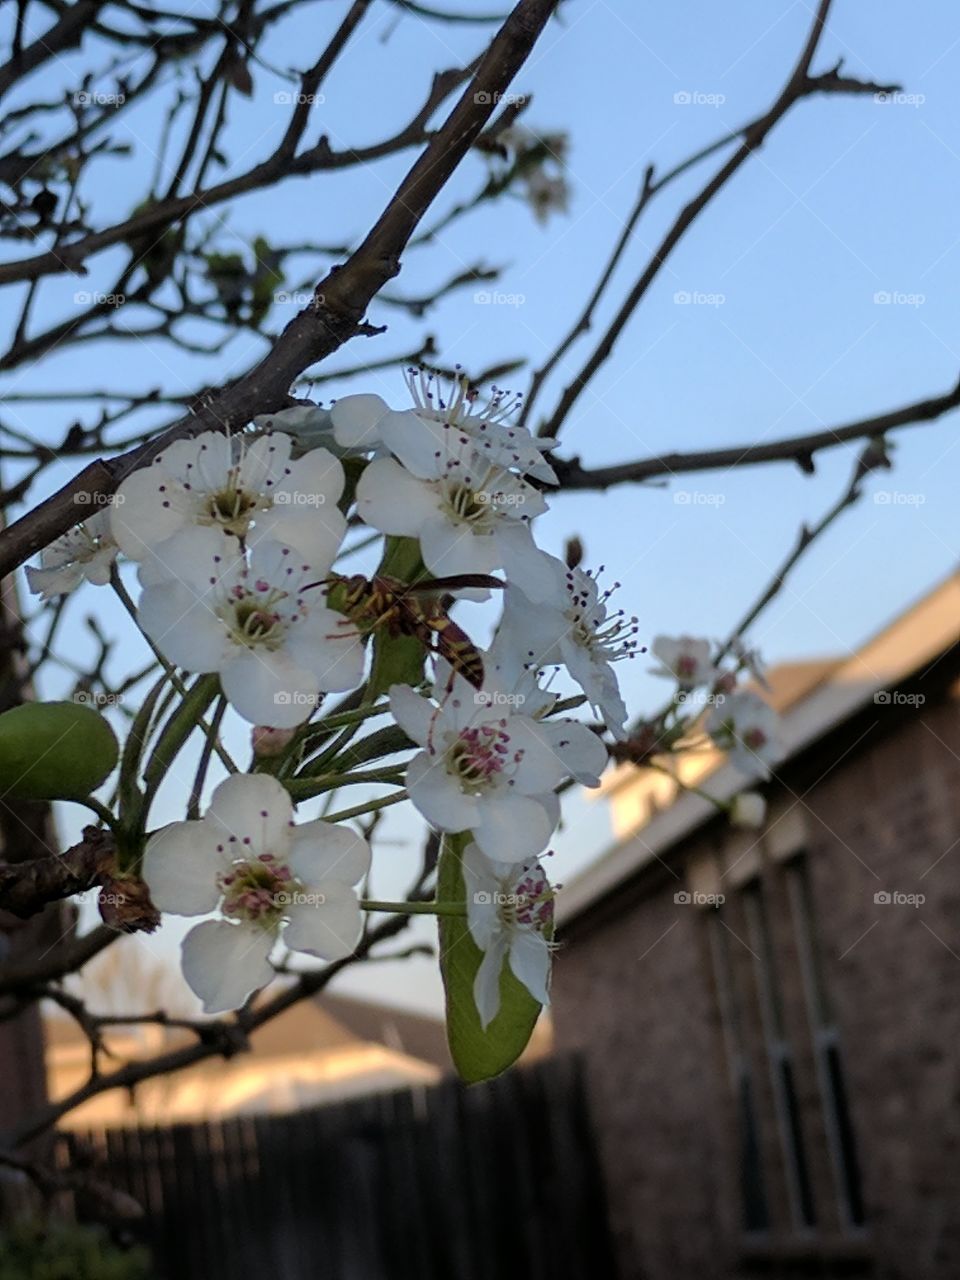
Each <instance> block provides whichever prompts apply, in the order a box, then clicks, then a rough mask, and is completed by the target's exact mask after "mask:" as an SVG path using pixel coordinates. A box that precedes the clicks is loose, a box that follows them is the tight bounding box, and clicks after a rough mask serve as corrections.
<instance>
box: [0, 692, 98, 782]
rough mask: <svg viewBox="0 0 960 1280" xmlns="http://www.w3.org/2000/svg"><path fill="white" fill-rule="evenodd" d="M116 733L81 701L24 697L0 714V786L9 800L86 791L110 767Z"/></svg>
mask: <svg viewBox="0 0 960 1280" xmlns="http://www.w3.org/2000/svg"><path fill="white" fill-rule="evenodd" d="M118 756H119V747H118V745H117V738H116V735H115V734H114V732H113V730H112V729H111V728H110V725H109V724H108V723H107V721H106V720H105V719H104V718H103V716H102V715H100V714H99V713H98V712H96V711H94V709H93V708H92V707H88V706H85V705H84V704H83V703H79V702H26V703H24V704H23V705H22V706H19V707H12V708H11V709H10V710H9V711H5V712H4V713H3V715H0V790H2V792H3V794H4V795H5V796H6V797H7V799H8V800H11V799H14V800H70V799H77V798H79V797H82V796H87V795H89V794H90V792H91V791H94V790H95V789H96V788H97V787H99V785H100V783H101V782H103V780H104V779H105V778H106V777H108V775H109V774H110V773H112V772H113V770H114V768H115V767H116V764H117V758H118Z"/></svg>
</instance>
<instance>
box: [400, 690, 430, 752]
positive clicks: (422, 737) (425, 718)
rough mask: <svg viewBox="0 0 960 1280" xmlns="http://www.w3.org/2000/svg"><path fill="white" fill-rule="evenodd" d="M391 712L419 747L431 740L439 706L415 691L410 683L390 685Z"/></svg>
mask: <svg viewBox="0 0 960 1280" xmlns="http://www.w3.org/2000/svg"><path fill="white" fill-rule="evenodd" d="M390 714H391V715H392V716H393V718H394V720H396V722H397V724H398V725H399V726H400V728H401V729H402V730H403V732H404V733H405V734H406V735H407V737H408V738H412V739H413V741H414V742H415V743H416V744H417V746H418V747H425V746H426V745H427V743H428V741H429V740H430V731H431V729H432V728H433V723H434V719H435V718H436V715H437V708H436V707H435V706H434V705H433V703H432V702H430V701H429V699H427V698H421V697H420V695H419V693H414V691H413V690H412V689H411V688H410V686H409V685H408V684H393V685H391V686H390Z"/></svg>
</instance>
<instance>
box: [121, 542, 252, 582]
mask: <svg viewBox="0 0 960 1280" xmlns="http://www.w3.org/2000/svg"><path fill="white" fill-rule="evenodd" d="M243 565H244V560H243V549H242V547H241V546H240V540H239V538H235V537H234V536H233V534H230V533H226V532H225V531H224V530H223V529H221V528H220V527H219V526H215V525H207V526H205V527H201V526H198V525H185V526H184V528H182V529H179V530H178V531H177V532H176V533H175V534H173V536H172V537H169V538H167V539H166V540H165V541H163V542H158V543H157V544H156V545H155V546H151V547H150V548H149V549H148V550H146V551H144V552H143V554H142V556H141V558H140V570H139V576H140V585H141V586H144V587H150V586H154V585H155V584H156V583H158V582H182V583H184V584H185V585H186V586H188V587H192V588H193V589H194V591H195V593H196V594H197V595H205V594H207V592H209V591H212V590H214V589H216V590H221V589H227V588H228V586H229V585H232V584H233V583H234V582H236V581H239V578H240V572H241V569H242V568H243Z"/></svg>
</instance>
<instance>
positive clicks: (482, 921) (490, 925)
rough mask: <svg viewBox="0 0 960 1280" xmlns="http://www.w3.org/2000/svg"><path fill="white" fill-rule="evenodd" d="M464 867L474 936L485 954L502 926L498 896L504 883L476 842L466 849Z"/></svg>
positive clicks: (470, 922)
mask: <svg viewBox="0 0 960 1280" xmlns="http://www.w3.org/2000/svg"><path fill="white" fill-rule="evenodd" d="M461 866H462V868H463V887H464V890H465V891H466V898H467V925H468V926H469V929H470V936H471V937H472V938H473V940H474V942H475V943H476V944H477V946H478V947H479V948H480V950H481V951H485V950H486V949H487V947H488V946H489V945H490V942H491V940H492V939H493V937H494V935H495V934H496V933H497V932H498V931H499V930H500V927H501V926H500V913H499V911H498V909H497V902H496V899H495V896H494V895H495V894H496V893H498V892H499V890H500V881H499V879H498V877H497V875H496V874H495V872H494V869H493V864H492V863H491V861H490V859H489V858H487V857H485V856H484V855H483V854H482V853H481V852H480V850H479V849H478V848H477V846H476V845H475V844H473V843H471V844H469V845H467V847H466V849H465V850H464V854H463V859H462V862H461Z"/></svg>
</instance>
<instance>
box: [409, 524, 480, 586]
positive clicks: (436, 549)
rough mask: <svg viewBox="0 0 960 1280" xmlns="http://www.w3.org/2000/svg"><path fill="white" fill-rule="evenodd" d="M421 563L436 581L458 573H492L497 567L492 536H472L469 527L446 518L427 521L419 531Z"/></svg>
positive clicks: (473, 534) (472, 533)
mask: <svg viewBox="0 0 960 1280" xmlns="http://www.w3.org/2000/svg"><path fill="white" fill-rule="evenodd" d="M420 550H421V552H422V554H423V563H424V564H425V565H426V566H427V568H428V569H429V570H430V572H431V573H433V574H436V576H437V577H438V578H445V577H450V576H453V575H454V574H460V573H491V572H492V571H493V570H494V569H496V568H498V567H499V565H500V559H499V549H498V546H497V542H496V541H495V539H494V537H493V535H491V534H489V533H487V534H475V533H474V532H473V531H472V530H471V528H470V526H469V525H466V524H454V523H453V521H452V520H450V519H448V518H447V517H446V516H445V515H437V516H435V517H434V518H433V519H430V520H427V521H426V522H425V523H424V524H423V527H422V528H421V530H420Z"/></svg>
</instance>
